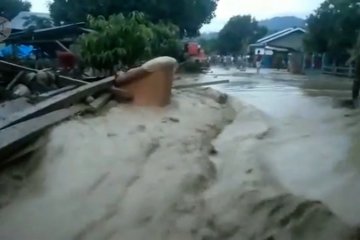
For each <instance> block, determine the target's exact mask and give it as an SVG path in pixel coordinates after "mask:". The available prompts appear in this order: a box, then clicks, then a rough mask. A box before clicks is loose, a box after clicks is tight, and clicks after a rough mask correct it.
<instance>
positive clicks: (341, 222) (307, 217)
mask: <svg viewBox="0 0 360 240" xmlns="http://www.w3.org/2000/svg"><path fill="white" fill-rule="evenodd" d="M226 79H228V80H230V83H229V84H224V85H216V86H215V87H214V88H215V89H217V90H220V91H222V92H226V93H227V94H228V95H230V96H231V97H230V98H229V99H228V101H224V99H223V98H222V97H221V96H222V94H221V93H219V91H215V90H214V89H198V88H193V89H185V90H174V91H173V96H172V103H171V104H170V105H169V106H168V107H166V108H160V109H159V108H142V107H134V106H131V105H126V104H120V105H119V104H116V103H114V104H113V105H112V106H109V108H108V109H107V111H104V113H103V114H102V115H100V116H89V117H80V118H78V119H72V120H70V121H67V122H64V123H62V124H60V125H59V126H57V127H55V128H53V129H52V130H51V131H50V132H49V134H48V135H47V136H44V139H42V140H43V141H45V142H46V144H44V147H43V149H41V151H39V152H37V153H36V154H35V155H34V157H33V158H32V159H31V161H34V162H35V163H37V164H35V166H34V167H33V170H32V171H31V173H30V174H29V176H27V177H24V178H23V179H24V180H23V181H20V183H18V185H19V186H20V187H19V189H20V190H19V191H18V192H16V193H15V194H13V195H11V197H8V199H7V201H3V200H4V198H5V195H6V194H5V193H3V195H0V196H1V197H0V200H1V208H0V239H6V240H18V239H36V240H48V239H54V240H63V239H74V240H104V239H106V240H108V239H109V240H119V239H121V240H142V239H149V240H238V239H242V240H264V239H266V240H271V239H276V240H288V239H291V240H314V239H319V240H339V239H341V240H353V239H356V238H355V237H356V236H357V234H358V232H357V228H356V226H358V224H359V223H360V217H359V216H360V208H359V206H358V199H359V197H360V184H359V182H360V174H359V171H360V164H359V162H358V158H359V146H360V143H359V140H358V139H359V138H358V133H359V129H360V128H359V119H360V114H359V111H358V110H351V109H347V108H343V107H340V106H341V105H342V104H341V102H342V101H341V99H343V98H344V97H345V98H346V96H347V94H348V92H347V91H343V90H344V89H345V90H346V88H347V84H348V83H346V82H344V83H341V84H340V85H341V86H342V87H343V88H342V90H341V91H338V86H337V85H338V82H331V81H330V82H329V83H328V82H326V81H327V80H326V79H325V80H324V79H320V80H316V82H311V81H313V80H312V79H308V77H305V76H291V75H288V74H287V73H284V72H275V73H274V72H264V73H263V74H262V75H255V74H253V73H252V72H248V73H241V72H239V71H237V70H222V69H213V72H212V73H208V74H203V75H183V76H181V78H179V81H180V82H182V83H186V82H187V81H189V82H194V81H195V82H201V81H213V80H226ZM335 83H336V84H335ZM335 85H336V87H335ZM330 86H331V88H330ZM322 88H324V89H326V90H325V91H324V90H322ZM334 92H335V93H336V94H335V95H336V97H335V98H334V97H333V95H332V94H333V93H334ZM0 177H1V176H0ZM2 179H3V178H0V183H1V184H0V187H1V189H11V190H12V189H13V188H12V187H11V186H12V185H9V184H8V180H5V181H2ZM4 186H7V188H4Z"/></svg>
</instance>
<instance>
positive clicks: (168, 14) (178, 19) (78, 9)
mask: <svg viewBox="0 0 360 240" xmlns="http://www.w3.org/2000/svg"><path fill="white" fill-rule="evenodd" d="M217 2H218V0H176V1H170V0H101V1H94V0H54V1H53V3H51V4H50V13H51V16H52V18H53V19H54V21H55V24H57V25H59V24H61V23H73V22H81V21H86V19H87V16H88V15H92V16H94V17H97V16H104V17H105V18H107V17H109V16H110V15H113V14H118V13H122V14H128V13H130V12H133V11H139V12H143V13H145V14H146V15H147V17H148V18H149V19H150V20H151V21H153V22H158V21H169V22H171V23H173V24H175V25H177V26H178V27H179V30H180V33H181V34H186V35H188V36H195V35H197V34H198V31H199V29H200V28H201V27H202V25H203V24H206V23H209V22H210V20H211V19H212V18H213V17H214V12H215V9H216V7H217Z"/></svg>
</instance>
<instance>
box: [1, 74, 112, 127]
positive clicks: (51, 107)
mask: <svg viewBox="0 0 360 240" xmlns="http://www.w3.org/2000/svg"><path fill="white" fill-rule="evenodd" d="M114 79H115V77H114V76H112V77H108V78H105V79H103V80H100V81H97V82H94V83H89V84H87V85H83V86H80V87H78V88H76V89H73V90H70V91H67V92H64V93H62V94H60V95H57V96H54V97H52V98H50V99H47V100H44V101H42V102H39V103H37V104H35V105H33V106H31V107H28V108H26V109H24V110H23V111H19V112H16V113H14V114H11V115H10V116H7V117H6V118H5V119H3V120H2V121H0V129H4V128H6V127H9V126H12V125H14V124H17V123H19V122H22V121H26V120H28V119H31V118H34V117H38V116H40V115H43V114H46V113H48V112H51V111H55V110H58V109H61V108H65V107H69V106H71V105H73V104H75V103H78V102H79V101H81V100H83V99H84V98H86V97H87V96H91V95H93V94H95V93H98V92H101V91H104V90H109V89H110V88H111V86H112V85H113V81H114Z"/></svg>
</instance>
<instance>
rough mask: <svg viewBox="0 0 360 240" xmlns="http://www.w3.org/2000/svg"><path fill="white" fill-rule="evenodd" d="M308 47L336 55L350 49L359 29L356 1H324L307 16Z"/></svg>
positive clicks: (359, 8) (359, 13) (358, 11)
mask: <svg viewBox="0 0 360 240" xmlns="http://www.w3.org/2000/svg"><path fill="white" fill-rule="evenodd" d="M307 26H308V34H307V36H306V38H305V45H306V47H307V50H309V51H313V52H318V53H324V52H327V53H329V54H330V55H331V56H332V57H335V58H336V57H339V56H341V55H343V54H345V53H347V52H348V51H349V49H351V48H352V47H353V46H354V44H355V42H356V39H357V33H358V31H359V30H360V2H359V1H358V0H341V1H340V0H326V1H325V2H323V3H322V4H321V5H320V7H319V8H318V9H317V10H316V11H315V12H314V13H313V14H311V15H310V16H309V17H308V19H307Z"/></svg>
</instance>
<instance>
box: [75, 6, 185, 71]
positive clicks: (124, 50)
mask: <svg viewBox="0 0 360 240" xmlns="http://www.w3.org/2000/svg"><path fill="white" fill-rule="evenodd" d="M88 20H89V27H90V28H91V29H93V30H94V32H92V33H89V34H86V35H83V36H82V37H81V38H80V39H79V46H80V55H81V57H82V60H83V62H84V63H85V65H87V66H91V67H94V68H96V69H106V70H113V68H114V66H115V65H118V64H120V65H121V66H123V67H133V66H134V65H135V64H137V63H139V62H141V61H144V60H146V59H149V58H150V57H153V56H161V55H169V56H174V57H176V55H179V53H180V52H181V44H180V43H179V40H178V29H177V27H176V26H174V25H172V24H166V23H158V24H154V23H152V22H150V21H149V20H148V19H146V17H145V16H144V14H142V13H139V12H133V13H131V14H130V15H129V16H124V15H123V14H118V15H112V16H110V17H109V19H108V20H107V19H105V18H104V17H97V18H94V17H89V19H88Z"/></svg>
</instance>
